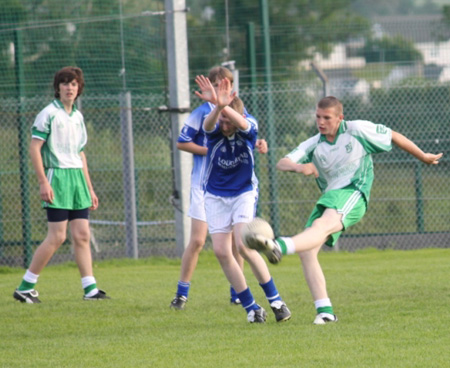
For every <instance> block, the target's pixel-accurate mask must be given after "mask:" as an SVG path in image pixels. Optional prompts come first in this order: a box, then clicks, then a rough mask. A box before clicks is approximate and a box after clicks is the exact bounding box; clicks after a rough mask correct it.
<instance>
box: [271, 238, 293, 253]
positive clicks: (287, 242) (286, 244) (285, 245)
mask: <svg viewBox="0 0 450 368" xmlns="http://www.w3.org/2000/svg"><path fill="white" fill-rule="evenodd" d="M275 242H276V243H277V244H278V245H279V246H280V249H281V253H283V254H294V253H295V244H294V241H293V240H292V238H284V237H279V238H276V239H275Z"/></svg>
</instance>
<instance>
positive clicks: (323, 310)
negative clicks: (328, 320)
mask: <svg viewBox="0 0 450 368" xmlns="http://www.w3.org/2000/svg"><path fill="white" fill-rule="evenodd" d="M317 313H328V314H334V312H333V307H332V306H329V307H319V308H317Z"/></svg>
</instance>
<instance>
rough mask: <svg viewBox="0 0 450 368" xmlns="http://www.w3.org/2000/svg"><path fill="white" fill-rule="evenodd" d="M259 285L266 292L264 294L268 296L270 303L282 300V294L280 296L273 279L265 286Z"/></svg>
mask: <svg viewBox="0 0 450 368" xmlns="http://www.w3.org/2000/svg"><path fill="white" fill-rule="evenodd" d="M259 285H260V286H261V287H262V289H263V290H264V293H265V294H266V298H267V300H268V301H269V303H272V302H274V301H275V300H282V299H281V297H280V294H278V290H277V287H276V286H275V283H274V282H273V278H271V279H270V280H269V281H268V282H266V283H265V284H259Z"/></svg>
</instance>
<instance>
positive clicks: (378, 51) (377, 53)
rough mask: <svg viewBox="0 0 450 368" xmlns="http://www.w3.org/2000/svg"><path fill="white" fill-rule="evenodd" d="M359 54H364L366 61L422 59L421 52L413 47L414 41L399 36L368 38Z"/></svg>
mask: <svg viewBox="0 0 450 368" xmlns="http://www.w3.org/2000/svg"><path fill="white" fill-rule="evenodd" d="M360 55H361V56H364V57H365V59H366V62H368V63H374V62H383V63H384V62H393V63H404V62H415V61H421V60H422V54H421V53H420V51H418V50H417V49H416V48H415V46H414V43H413V42H411V41H408V40H405V39H404V38H403V37H401V36H395V37H386V36H384V37H382V38H380V39H377V38H370V39H368V40H367V41H366V43H365V45H364V47H363V48H362V49H361V52H360Z"/></svg>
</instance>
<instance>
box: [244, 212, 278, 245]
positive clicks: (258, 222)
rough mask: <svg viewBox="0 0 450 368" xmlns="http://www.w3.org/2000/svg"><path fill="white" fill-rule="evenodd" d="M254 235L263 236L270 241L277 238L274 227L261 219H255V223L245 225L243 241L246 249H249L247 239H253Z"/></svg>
mask: <svg viewBox="0 0 450 368" xmlns="http://www.w3.org/2000/svg"><path fill="white" fill-rule="evenodd" d="M254 234H261V235H264V236H265V237H266V238H269V239H273V238H275V235H274V234H273V230H272V226H270V224H269V223H268V222H267V221H266V220H264V219H262V218H260V217H255V218H254V219H253V221H251V222H249V223H247V224H245V226H244V227H243V228H242V232H241V239H242V242H243V243H244V244H245V246H246V247H248V244H247V237H248V236H250V237H251V236H253V235H254Z"/></svg>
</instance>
